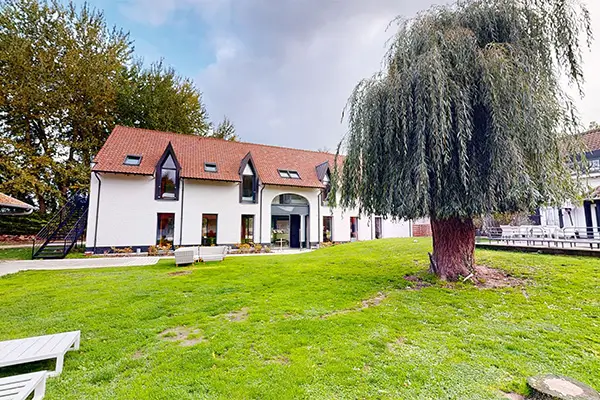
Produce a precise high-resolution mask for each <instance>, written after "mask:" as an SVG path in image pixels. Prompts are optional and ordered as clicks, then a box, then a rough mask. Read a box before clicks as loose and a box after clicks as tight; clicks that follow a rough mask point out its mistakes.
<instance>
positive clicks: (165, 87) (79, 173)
mask: <svg viewBox="0 0 600 400" xmlns="http://www.w3.org/2000/svg"><path fill="white" fill-rule="evenodd" d="M132 57H133V46H132V42H131V41H130V39H129V35H128V34H127V33H126V32H123V31H122V30H120V29H118V28H114V27H109V26H108V25H107V23H106V20H105V17H104V15H103V13H102V12H101V11H99V10H96V9H94V8H92V7H90V6H89V5H87V4H84V5H82V6H76V5H75V4H74V3H73V2H68V3H61V2H59V1H57V0H0V191H2V192H4V193H7V194H10V195H13V196H15V197H17V198H20V199H22V200H25V201H27V202H30V203H32V204H35V205H37V206H38V208H39V210H40V212H41V213H45V212H47V211H48V212H51V211H54V210H56V209H57V208H58V207H60V205H61V204H62V203H63V202H64V201H65V200H66V199H67V198H68V197H69V196H70V195H71V194H72V193H73V192H74V191H76V190H78V189H82V188H87V187H88V185H89V177H90V162H91V160H92V158H93V156H94V155H95V154H96V153H97V152H98V150H99V149H100V147H102V145H103V144H104V141H105V140H106V138H107V137H108V135H109V134H110V132H111V131H112V129H113V128H114V126H115V124H122V125H127V126H134V127H141V128H147V129H155V130H166V131H172V132H179V133H186V134H195V135H207V134H209V133H210V127H211V123H210V121H209V119H208V114H207V112H206V109H205V107H204V104H203V103H202V96H201V92H200V91H199V90H198V89H197V88H196V87H195V85H194V84H193V82H192V81H191V80H190V79H188V78H185V77H182V76H180V75H179V74H177V73H176V71H175V70H174V69H173V68H170V67H168V66H165V65H164V64H163V63H162V61H161V62H157V63H154V64H151V65H150V66H148V67H144V65H143V64H142V63H141V62H138V61H133V59H132Z"/></svg>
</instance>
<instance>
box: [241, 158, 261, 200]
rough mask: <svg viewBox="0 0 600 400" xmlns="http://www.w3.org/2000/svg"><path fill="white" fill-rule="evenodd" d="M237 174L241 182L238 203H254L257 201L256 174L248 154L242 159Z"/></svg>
mask: <svg viewBox="0 0 600 400" xmlns="http://www.w3.org/2000/svg"><path fill="white" fill-rule="evenodd" d="M239 174H240V181H241V184H240V203H256V202H257V199H258V196H257V192H258V174H257V173H256V168H255V167H254V161H253V160H252V154H251V153H250V152H248V154H246V156H245V157H244V158H243V159H242V162H241V164H240V169H239Z"/></svg>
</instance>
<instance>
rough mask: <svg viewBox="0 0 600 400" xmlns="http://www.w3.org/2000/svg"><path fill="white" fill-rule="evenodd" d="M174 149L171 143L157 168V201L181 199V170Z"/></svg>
mask: <svg viewBox="0 0 600 400" xmlns="http://www.w3.org/2000/svg"><path fill="white" fill-rule="evenodd" d="M180 169H181V167H180V166H179V163H178V162H177V158H176V157H175V153H174V152H173V147H172V146H171V144H170V143H169V146H168V147H167V150H165V154H163V156H162V157H161V159H160V160H159V163H158V165H157V168H156V199H157V200H158V199H162V200H177V199H178V198H179V170H180Z"/></svg>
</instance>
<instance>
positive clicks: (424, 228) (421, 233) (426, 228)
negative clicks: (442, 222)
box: [412, 224, 431, 237]
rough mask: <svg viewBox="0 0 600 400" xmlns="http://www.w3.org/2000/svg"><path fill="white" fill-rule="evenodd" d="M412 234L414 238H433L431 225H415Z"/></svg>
mask: <svg viewBox="0 0 600 400" xmlns="http://www.w3.org/2000/svg"><path fill="white" fill-rule="evenodd" d="M412 234H413V236H414V237H426V236H431V225H430V224H414V225H413V226H412Z"/></svg>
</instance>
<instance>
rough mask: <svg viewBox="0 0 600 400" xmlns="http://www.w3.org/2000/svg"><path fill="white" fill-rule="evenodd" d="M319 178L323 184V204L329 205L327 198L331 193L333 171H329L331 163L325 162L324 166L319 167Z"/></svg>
mask: <svg viewBox="0 0 600 400" xmlns="http://www.w3.org/2000/svg"><path fill="white" fill-rule="evenodd" d="M316 169H317V178H319V181H320V182H321V183H322V184H323V189H322V191H321V204H322V205H326V204H327V197H328V196H329V192H330V191H331V171H330V170H329V162H328V161H325V162H324V163H322V164H319V165H317V167H316Z"/></svg>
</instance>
